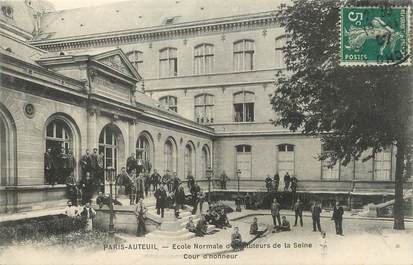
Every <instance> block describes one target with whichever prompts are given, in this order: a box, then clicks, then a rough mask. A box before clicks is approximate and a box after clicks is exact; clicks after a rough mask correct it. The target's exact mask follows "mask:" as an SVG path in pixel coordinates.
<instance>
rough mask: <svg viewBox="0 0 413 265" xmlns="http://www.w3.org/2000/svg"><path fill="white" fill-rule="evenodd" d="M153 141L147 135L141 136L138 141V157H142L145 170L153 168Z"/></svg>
mask: <svg viewBox="0 0 413 265" xmlns="http://www.w3.org/2000/svg"><path fill="white" fill-rule="evenodd" d="M152 150H153V147H152V141H151V140H150V136H149V135H147V134H146V133H143V134H141V135H140V136H139V137H138V140H137V141H136V156H137V157H141V158H142V160H143V162H144V165H145V168H148V167H149V168H152V165H153V162H152V157H153V153H152Z"/></svg>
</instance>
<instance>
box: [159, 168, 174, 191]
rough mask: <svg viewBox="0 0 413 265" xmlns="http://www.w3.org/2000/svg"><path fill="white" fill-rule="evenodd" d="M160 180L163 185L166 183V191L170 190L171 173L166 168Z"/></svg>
mask: <svg viewBox="0 0 413 265" xmlns="http://www.w3.org/2000/svg"><path fill="white" fill-rule="evenodd" d="M161 182H162V184H163V185H166V187H167V188H168V192H171V188H172V187H171V186H172V185H171V175H170V174H169V170H168V169H167V170H166V172H165V175H163V177H162V181H161Z"/></svg>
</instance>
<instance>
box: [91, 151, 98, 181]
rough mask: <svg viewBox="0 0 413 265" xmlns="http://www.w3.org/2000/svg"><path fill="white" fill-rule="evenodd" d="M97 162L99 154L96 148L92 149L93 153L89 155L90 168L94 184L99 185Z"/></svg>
mask: <svg viewBox="0 0 413 265" xmlns="http://www.w3.org/2000/svg"><path fill="white" fill-rule="evenodd" d="M98 160H99V153H98V149H97V148H93V153H92V154H91V155H90V161H91V163H90V166H91V168H92V178H93V180H94V181H95V182H96V183H99V181H98V169H99V166H98Z"/></svg>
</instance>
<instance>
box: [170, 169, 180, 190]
mask: <svg viewBox="0 0 413 265" xmlns="http://www.w3.org/2000/svg"><path fill="white" fill-rule="evenodd" d="M180 183H181V180H180V179H179V178H178V175H177V174H176V172H174V173H173V174H172V192H175V191H176V190H177V189H178V186H179V184H180Z"/></svg>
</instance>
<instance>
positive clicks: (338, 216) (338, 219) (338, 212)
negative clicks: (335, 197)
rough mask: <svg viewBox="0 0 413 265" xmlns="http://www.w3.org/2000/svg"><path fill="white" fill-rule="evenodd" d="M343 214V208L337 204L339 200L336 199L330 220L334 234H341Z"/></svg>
mask: <svg viewBox="0 0 413 265" xmlns="http://www.w3.org/2000/svg"><path fill="white" fill-rule="evenodd" d="M343 214H344V209H343V207H341V206H340V205H339V202H338V201H337V202H336V205H335V206H334V210H333V216H332V217H331V220H334V224H335V227H336V234H337V235H340V236H343Z"/></svg>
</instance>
